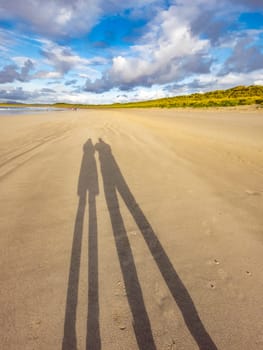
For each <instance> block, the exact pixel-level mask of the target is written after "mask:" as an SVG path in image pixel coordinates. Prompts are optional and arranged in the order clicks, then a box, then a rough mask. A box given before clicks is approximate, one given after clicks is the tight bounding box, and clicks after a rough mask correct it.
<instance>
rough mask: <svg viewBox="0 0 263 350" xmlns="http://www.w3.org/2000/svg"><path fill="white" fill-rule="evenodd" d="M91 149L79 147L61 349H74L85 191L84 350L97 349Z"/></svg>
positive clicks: (95, 174) (94, 182)
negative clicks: (74, 212) (85, 299)
mask: <svg viewBox="0 0 263 350" xmlns="http://www.w3.org/2000/svg"><path fill="white" fill-rule="evenodd" d="M94 153H95V148H94V146H93V144H92V141H91V139H89V140H88V141H87V142H86V143H85V144H84V146H83V157H82V162H81V167H80V174H79V181H78V196H79V204H78V209H77V213H76V219H75V226H74V234H73V242H72V249H71V259H70V268H69V278H68V289H67V298H66V311H65V321H64V337H63V343H62V350H77V336H76V316H77V304H78V291H79V274H80V260H81V248H82V237H83V223H84V216H85V210H86V200H87V192H88V204H89V227H88V229H89V231H88V237H89V238H88V318H87V333H86V334H87V336H86V349H87V350H99V349H100V348H101V339H100V329H99V286H98V242H97V214H96V195H97V194H98V192H99V189H98V172H97V166H96V160H95V157H94Z"/></svg>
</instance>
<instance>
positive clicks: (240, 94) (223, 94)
mask: <svg viewBox="0 0 263 350" xmlns="http://www.w3.org/2000/svg"><path fill="white" fill-rule="evenodd" d="M252 104H256V105H259V106H263V86H260V85H251V86H236V87H234V88H231V89H227V90H215V91H210V92H206V93H195V94H191V95H183V96H175V97H167V98H161V99H157V100H150V101H143V102H135V103H125V104H120V105H119V107H163V108H171V107H216V106H239V105H252Z"/></svg>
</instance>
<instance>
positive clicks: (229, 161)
mask: <svg viewBox="0 0 263 350" xmlns="http://www.w3.org/2000/svg"><path fill="white" fill-rule="evenodd" d="M0 125H1V128H0V188H1V204H0V213H1V214H0V229H1V235H0V247H1V248H0V249H1V254H0V256H1V258H0V259H1V260H0V261H1V270H0V271H1V273H0V281H1V290H0V303H1V311H0V329H1V332H0V344H1V349H3V350H18V349H23V350H31V349H32V350H33V349H38V350H42V349H43V350H47V349H48V350H53V349H54V350H57V349H62V350H77V349H79V350H82V349H86V350H98V349H106V350H117V349H123V350H127V349H140V350H146V349H147V350H152V349H165V350H166V349H167V350H168V349H173V350H174V349H176V350H183V349H186V350H191V349H202V350H215V349H222V350H236V349H239V350H242V349H244V350H247V349H249V350H254V349H262V348H263V303H262V290H263V275H262V262H263V260H262V259H263V258H262V257H263V245H262V243H263V215H262V212H263V114H262V111H259V110H253V109H248V110H244V109H243V110H228V109H226V110H224V109H221V110H159V109H153V110H105V111H101V110H87V111H77V112H59V113H50V114H39V115H30V116H12V117H1V118H0Z"/></svg>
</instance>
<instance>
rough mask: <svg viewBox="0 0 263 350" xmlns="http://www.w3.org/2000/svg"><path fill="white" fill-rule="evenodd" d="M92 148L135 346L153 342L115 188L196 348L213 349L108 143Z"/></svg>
mask: <svg viewBox="0 0 263 350" xmlns="http://www.w3.org/2000/svg"><path fill="white" fill-rule="evenodd" d="M95 148H96V150H97V151H98V153H99V159H100V166H101V173H102V178H103V184H104V193H105V198H106V202H107V206H108V210H109V213H110V218H111V223H112V227H113V232H114V236H115V243H116V247H117V251H118V255H119V260H120V264H121V268H122V274H123V278H124V282H125V286H126V291H127V296H128V300H129V304H130V307H131V311H132V314H133V318H134V322H135V333H136V337H137V342H138V345H139V348H140V349H150V348H153V346H154V345H153V341H152V340H151V331H150V325H149V320H148V316H147V312H146V309H145V307H144V304H143V299H142V295H141V289H140V285H139V281H138V277H137V274H136V268H135V265H134V261H133V258H132V252H131V248H130V246H129V242H128V238H127V233H126V231H125V228H124V224H123V220H122V217H121V213H120V210H119V204H118V198H117V193H116V191H118V192H119V194H120V195H121V197H122V199H123V201H124V203H125V204H126V206H127V208H128V209H129V211H130V213H131V215H132V216H133V218H134V220H135V222H136V224H137V226H138V228H139V229H140V231H141V233H142V236H143V238H144V240H145V242H146V244H147V246H148V248H149V250H150V252H151V254H152V256H153V258H154V260H155V263H156V264H157V266H158V268H159V270H160V273H161V274H162V276H163V279H164V281H165V282H166V284H167V286H168V288H169V290H170V292H171V294H172V296H173V298H174V300H175V302H176V303H177V305H178V307H179V309H180V311H181V313H182V316H183V318H184V321H185V324H186V326H187V328H188V330H189V332H190V333H191V335H192V337H193V338H194V339H195V341H196V344H197V345H198V347H199V349H200V350H217V347H216V345H215V344H214V342H213V340H212V339H211V337H210V336H209V334H208V333H207V331H206V329H205V327H204V325H203V324H202V321H201V319H200V317H199V315H198V312H197V310H196V308H195V305H194V303H193V300H192V298H191V296H190V294H189V293H188V291H187V289H186V287H185V286H184V284H183V282H182V281H181V279H180V277H179V276H178V274H177V272H176V270H175V269H174V267H173V265H172V263H171V261H170V259H169V257H168V255H167V254H166V252H165V250H164V248H163V246H162V245H161V243H160V241H159V240H158V238H157V236H156V234H155V233H154V231H153V229H152V227H151V225H150V223H149V221H148V220H147V218H146V217H145V215H144V213H143V211H142V210H141V208H140V207H139V205H138V203H137V202H136V200H135V198H134V196H133V195H132V193H131V191H130V189H129V187H128V185H127V183H126V181H125V179H124V177H123V175H122V173H121V171H120V168H119V167H118V164H117V162H116V160H115V158H114V156H113V155H112V152H111V148H110V146H109V145H108V144H107V143H105V142H104V141H103V140H102V139H99V142H98V143H97V144H96V145H95ZM128 263H129V264H128ZM126 266H128V267H126ZM142 322H145V324H146V325H147V326H146V327H145V328H144V331H145V332H146V333H147V332H148V337H149V339H150V343H151V346H152V347H147V346H146V345H145V342H144V341H145V339H144V338H143V335H142V334H140V328H139V327H136V325H137V323H138V325H141V323H142Z"/></svg>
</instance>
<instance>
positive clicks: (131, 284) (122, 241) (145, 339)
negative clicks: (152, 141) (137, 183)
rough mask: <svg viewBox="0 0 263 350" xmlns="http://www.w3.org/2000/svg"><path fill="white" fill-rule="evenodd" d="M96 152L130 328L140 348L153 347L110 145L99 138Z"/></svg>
mask: <svg viewBox="0 0 263 350" xmlns="http://www.w3.org/2000/svg"><path fill="white" fill-rule="evenodd" d="M95 148H96V149H97V151H98V152H99V158H100V165H101V173H102V179H103V184H104V193H105V199H106V203H107V207H108V210H109V214H110V220H111V225H112V229H113V235H114V239H115V245H116V249H117V254H118V258H119V262H120V267H121V271H122V275H123V280H124V284H125V289H126V293H127V298H128V303H129V306H130V309H131V313H132V316H133V327H134V332H135V336H136V340H137V344H138V347H139V349H140V350H155V349H156V346H155V344H154V340H153V335H152V331H151V326H150V321H149V317H148V314H147V311H146V308H145V305H144V300H143V294H142V290H141V286H140V283H139V278H138V275H137V271H136V266H135V262H134V258H133V254H132V250H131V247H130V243H129V239H128V236H127V232H126V229H125V226H124V222H123V219H122V216H121V212H120V209H119V203H118V198H117V193H116V186H115V185H116V184H115V180H116V176H117V175H118V174H117V173H116V167H115V166H114V162H113V157H112V154H111V149H110V146H109V145H107V144H106V143H104V142H103V141H102V140H100V142H99V143H97V144H96V145H95Z"/></svg>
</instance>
